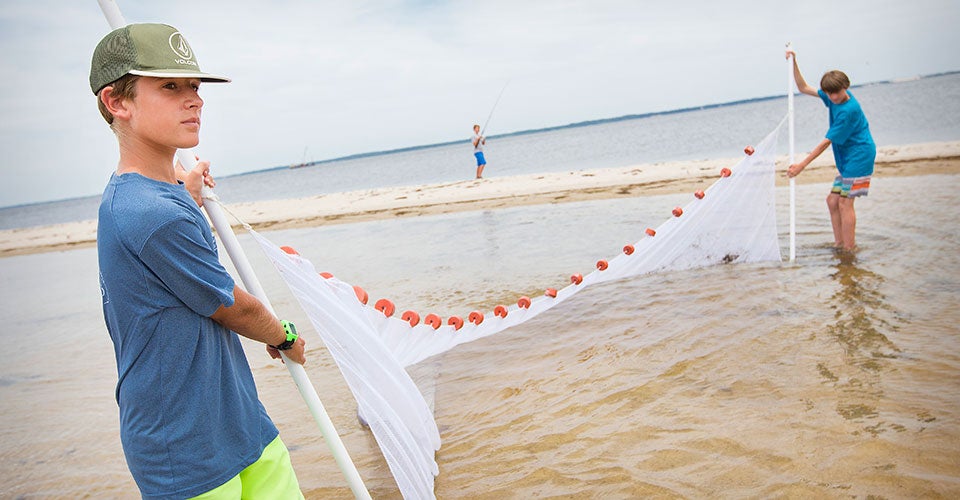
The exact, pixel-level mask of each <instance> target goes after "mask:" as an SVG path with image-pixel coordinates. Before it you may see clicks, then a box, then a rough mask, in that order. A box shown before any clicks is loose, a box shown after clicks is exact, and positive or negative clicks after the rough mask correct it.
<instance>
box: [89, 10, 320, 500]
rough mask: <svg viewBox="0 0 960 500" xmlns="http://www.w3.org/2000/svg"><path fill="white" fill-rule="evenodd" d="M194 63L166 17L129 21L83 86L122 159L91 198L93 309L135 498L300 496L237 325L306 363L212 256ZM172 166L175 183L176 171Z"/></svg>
mask: <svg viewBox="0 0 960 500" xmlns="http://www.w3.org/2000/svg"><path fill="white" fill-rule="evenodd" d="M228 81H230V80H229V79H227V78H224V77H220V76H215V75H210V74H207V73H203V72H201V71H200V67H199V65H198V63H197V61H196V58H195V56H194V54H193V51H192V50H191V48H190V45H189V44H188V43H187V41H186V39H184V38H183V35H181V34H180V33H179V32H178V31H177V30H176V29H175V28H173V27H171V26H167V25H163V24H132V25H128V26H126V27H123V28H120V29H117V30H114V31H112V32H110V33H109V34H107V35H106V36H105V37H104V38H103V39H102V40H101V41H100V43H99V44H98V45H97V47H96V49H95V50H94V53H93V60H92V63H91V68H90V87H91V90H92V91H93V93H94V94H95V95H96V96H97V99H98V101H97V102H98V107H99V109H100V112H101V114H102V115H103V117H104V119H105V120H106V121H107V123H108V124H110V128H111V130H112V131H113V132H114V134H115V135H116V137H117V143H118V145H119V150H120V159H119V162H118V165H117V169H116V171H115V172H114V173H113V174H112V175H111V177H110V180H109V182H108V184H107V187H106V189H105V190H104V193H103V198H102V201H101V204H100V212H99V221H98V226H97V252H98V256H99V263H100V287H101V294H102V300H103V314H104V319H105V322H106V325H107V330H108V331H109V333H110V338H111V339H112V340H113V344H114V353H115V355H116V359H117V372H118V382H117V388H116V398H117V404H118V406H119V408H120V440H121V443H122V445H123V451H124V456H125V457H126V460H127V465H128V467H129V468H130V472H131V474H132V475H133V478H134V480H135V481H136V483H137V486H138V487H139V489H140V494H141V495H142V496H143V497H144V498H188V497H196V496H198V495H199V496H201V497H202V498H240V497H241V495H242V496H243V497H244V498H303V496H302V494H301V493H300V489H299V484H298V482H297V478H296V475H295V473H294V471H293V468H292V466H291V464H290V457H289V454H288V452H287V449H286V447H285V446H284V444H283V442H282V441H281V440H280V438H279V432H278V431H277V428H276V426H275V425H274V424H273V422H272V421H271V420H270V417H269V416H268V415H267V413H266V411H265V410H264V408H263V405H262V404H261V403H260V400H259V398H258V396H257V389H256V386H255V384H254V380H253V376H252V374H251V372H250V367H249V365H248V364H247V359H246V357H245V355H244V352H243V348H242V345H241V343H240V340H239V338H238V336H237V334H240V335H243V336H245V337H247V338H250V339H252V340H255V341H258V342H262V343H264V344H266V345H267V347H266V349H267V352H268V353H269V355H270V356H271V357H273V358H279V357H280V352H279V351H280V350H283V351H285V353H286V354H287V356H288V358H289V359H290V360H292V361H293V362H296V363H301V364H302V363H304V362H305V357H304V341H303V339H300V338H299V337H298V336H297V334H296V329H295V327H294V326H293V325H292V324H291V323H288V322H286V321H280V320H278V319H277V318H276V317H274V316H273V314H271V313H270V312H269V310H268V309H267V308H266V307H265V306H264V305H263V304H262V303H260V301H259V300H257V299H256V298H255V297H254V296H253V295H250V294H249V293H247V292H246V291H244V290H243V289H242V288H240V287H238V286H236V285H235V284H234V281H233V279H232V278H231V277H230V274H229V273H227V271H226V270H225V269H224V268H223V266H222V265H221V264H220V261H219V257H218V253H217V246H216V241H215V240H214V237H213V234H212V232H211V230H210V226H209V225H208V224H207V221H206V219H205V218H204V216H203V214H202V213H201V212H200V210H199V206H198V205H199V203H201V202H202V200H201V199H200V198H199V190H200V184H201V182H203V181H204V180H207V181H209V180H210V178H209V163H208V162H200V163H199V164H198V166H197V167H196V168H195V169H193V170H192V171H191V172H189V173H186V174H178V172H177V169H176V168H175V167H174V155H175V154H176V151H177V149H179V148H192V147H194V146H196V145H197V144H198V142H199V133H200V115H201V109H202V107H203V100H202V99H201V98H200V95H199V93H198V90H199V87H200V83H201V82H228ZM178 177H182V178H183V179H184V180H185V181H186V183H185V184H186V186H187V187H186V188H185V184H184V183H183V182H182V181H180V180H178Z"/></svg>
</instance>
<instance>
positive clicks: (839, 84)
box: [820, 69, 850, 94]
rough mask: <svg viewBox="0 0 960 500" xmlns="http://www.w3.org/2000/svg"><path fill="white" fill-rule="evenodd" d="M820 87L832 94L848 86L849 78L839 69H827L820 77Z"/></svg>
mask: <svg viewBox="0 0 960 500" xmlns="http://www.w3.org/2000/svg"><path fill="white" fill-rule="evenodd" d="M820 88H821V89H823V91H824V92H826V93H828V94H834V93H837V92H840V91H841V90H845V89H848V88H850V79H849V78H847V74H846V73H844V72H843V71H840V70H836V69H835V70H833V71H827V72H826V73H824V74H823V78H821V79H820Z"/></svg>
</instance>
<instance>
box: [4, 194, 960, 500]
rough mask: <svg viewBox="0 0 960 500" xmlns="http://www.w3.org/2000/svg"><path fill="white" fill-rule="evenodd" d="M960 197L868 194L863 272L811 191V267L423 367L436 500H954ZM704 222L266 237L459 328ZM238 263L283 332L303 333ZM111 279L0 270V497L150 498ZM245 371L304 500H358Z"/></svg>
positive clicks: (576, 316) (700, 290)
mask: <svg viewBox="0 0 960 500" xmlns="http://www.w3.org/2000/svg"><path fill="white" fill-rule="evenodd" d="M958 180H960V176H957V175H952V176H923V177H907V178H878V179H875V180H874V184H873V187H872V189H871V195H870V196H869V197H868V198H866V199H861V200H858V201H857V211H858V216H859V229H858V243H859V245H860V247H861V249H860V251H859V253H858V254H857V256H856V259H855V260H852V261H851V260H844V259H840V258H838V257H837V256H836V255H834V253H833V251H832V250H830V248H829V246H828V245H827V244H828V243H829V242H831V241H832V235H831V233H830V228H829V222H828V220H827V215H826V210H825V207H824V206H823V202H822V199H823V196H824V195H825V193H826V190H827V186H825V185H812V186H799V187H798V202H799V212H798V213H799V218H798V245H799V246H798V260H797V262H796V263H792V264H791V263H783V264H764V265H729V266H717V267H711V268H706V269H700V270H693V271H685V272H674V273H666V274H660V275H652V276H646V277H641V278H638V279H634V280H629V281H621V282H614V283H607V284H603V285H596V286H593V287H591V288H590V289H588V290H585V291H583V292H581V293H580V294H578V295H577V296H576V297H574V298H572V299H570V300H569V301H567V302H566V303H565V304H564V305H563V306H562V307H558V308H555V309H553V310H551V311H549V312H547V313H545V314H543V315H541V316H540V317H538V318H535V319H534V320H531V321H530V322H528V323H526V324H523V325H520V326H518V327H515V328H513V329H510V330H507V331H505V332H502V333H500V334H498V335H494V336H492V337H488V338H485V339H481V340H478V341H476V342H473V343H470V344H465V345H462V346H460V347H458V348H456V349H454V350H453V351H450V352H448V353H446V354H444V355H441V356H439V357H437V358H436V359H431V360H427V361H425V362H423V363H421V365H420V366H418V368H417V371H418V374H419V375H423V376H424V378H425V380H428V381H432V382H435V386H432V387H431V393H432V396H433V397H434V398H435V415H436V419H437V423H438V425H439V426H440V429H441V436H442V439H443V446H442V448H441V449H440V451H439V452H438V453H437V461H438V463H439V465H440V476H439V477H438V478H437V482H436V493H437V496H438V497H440V498H467V497H481V498H530V497H584V498H637V497H648V496H656V497H665V498H670V497H693V498H703V497H782V496H787V497H817V498H841V497H845V498H846V497H866V496H870V495H872V496H874V497H885V498H915V497H933V498H936V497H942V498H956V497H957V496H960V349H958V347H960V331H958V327H957V324H958V322H960V311H958V308H957V307H956V304H957V303H958V297H960V254H958V252H957V248H958V244H960V236H958V235H957V233H958V229H960V223H958V215H960V210H958V209H957V207H956V199H957V198H956V194H955V192H954V191H953V190H952V187H953V186H955V185H956V184H957V181H958ZM781 194H784V193H781ZM687 197H688V195H670V196H656V197H647V198H638V199H629V200H611V201H598V202H586V203H570V204H560V205H548V206H539V207H524V208H516V209H506V210H499V211H488V212H470V213H461V214H454V215H449V216H440V217H422V218H415V219H398V220H393V221H382V222H371V223H363V224H350V225H340V226H332V227H327V228H313V229H299V230H289V231H277V232H271V233H266V235H267V236H268V237H269V238H270V239H271V240H273V241H274V242H276V243H278V244H281V245H291V246H294V247H296V248H297V249H298V250H299V251H300V253H301V254H303V255H305V256H306V257H308V258H310V259H311V260H313V261H314V262H315V263H316V264H317V266H318V268H323V269H325V270H328V271H330V272H332V273H333V274H335V275H337V276H338V277H340V278H341V279H344V280H346V281H348V282H351V283H355V284H359V285H362V286H364V287H365V288H366V289H367V291H368V292H369V293H370V296H371V299H374V298H379V297H384V296H386V297H390V298H391V299H393V300H394V301H395V302H396V303H397V307H398V308H413V309H417V310H420V311H427V310H430V311H435V312H438V313H440V314H453V313H460V314H462V313H464V312H467V311H469V310H471V309H473V308H475V307H476V306H480V307H482V308H484V309H490V308H491V307H492V306H493V305H494V304H496V303H498V302H506V301H512V300H514V299H515V297H516V296H518V295H521V294H530V293H540V292H539V290H542V289H543V288H545V287H547V286H562V285H564V284H565V283H566V282H567V279H568V278H567V277H568V276H569V275H570V274H572V273H573V272H585V271H587V270H589V269H591V268H592V265H593V263H594V262H595V261H596V260H597V259H599V258H605V257H609V256H612V255H614V254H616V253H617V252H618V251H619V248H620V247H621V246H622V245H623V244H624V243H626V242H629V241H631V240H635V239H636V238H637V235H638V233H639V231H642V228H644V227H647V226H649V225H651V224H652V223H659V222H660V221H661V220H662V219H664V218H665V217H667V216H669V215H668V214H669V210H670V208H671V207H673V206H674V205H676V204H677V201H678V200H685V199H687ZM781 198H784V199H785V198H786V196H782V197H781ZM780 208H781V210H779V213H780V214H781V234H783V237H782V239H781V241H782V243H783V245H784V246H785V245H786V242H787V238H786V235H785V230H786V227H787V225H786V224H787V220H786V210H785V207H783V206H781V207H780ZM242 241H244V244H245V245H246V246H247V248H248V250H249V253H250V256H251V260H252V261H253V263H254V266H255V267H256V268H257V269H258V270H261V273H260V274H261V279H262V280H263V281H264V286H265V288H266V290H267V292H268V294H269V295H270V296H271V298H272V299H273V301H274V307H275V308H276V309H277V310H278V311H279V312H280V314H281V315H284V316H286V317H289V318H291V319H294V320H295V321H297V320H299V323H300V324H301V325H306V324H307V322H306V320H305V319H304V318H302V313H300V311H299V309H298V308H297V306H296V305H295V303H294V302H293V299H292V298H291V297H290V295H289V293H288V292H287V291H286V290H285V289H284V285H283V284H282V283H280V282H279V281H278V279H277V277H276V276H275V274H274V273H273V272H272V271H270V270H268V267H267V264H266V263H265V262H264V260H263V258H262V256H260V255H259V254H258V251H257V250H256V249H255V248H254V246H253V243H252V242H251V241H250V240H249V239H248V238H246V237H243V238H242ZM95 254H96V252H95V250H93V249H82V250H74V251H69V252H62V253H50V254H39V255H27V256H19V257H12V258H7V259H0V276H3V280H4V283H3V284H4V286H3V287H2V290H3V292H2V294H3V297H2V301H0V304H2V306H0V308H2V311H3V316H2V317H3V320H2V321H3V328H2V330H0V331H2V335H3V343H4V345H6V346H7V347H6V348H5V349H4V350H3V351H2V354H0V366H2V368H0V400H2V401H3V404H2V412H0V442H2V460H0V464H2V465H0V497H3V498H21V497H22V498H136V497H137V493H136V489H135V486H134V485H133V482H132V480H131V478H130V476H129V473H128V472H127V470H126V465H125V463H124V461H123V455H122V452H121V449H120V445H119V437H118V430H117V426H118V423H117V415H116V414H117V409H116V404H115V402H114V400H113V388H114V387H113V386H114V384H115V381H116V371H115V365H114V361H113V356H112V350H111V346H110V342H109V338H108V337H107V335H106V332H105V330H104V328H103V321H102V317H101V313H100V309H99V294H98V288H97V280H96V255H95ZM784 254H786V248H784ZM308 338H309V337H308ZM310 346H311V347H312V349H310V351H309V353H310V358H309V363H308V365H307V371H308V373H309V374H310V376H311V378H312V380H313V383H314V385H315V386H316V388H317V389H318V391H319V392H320V395H321V398H322V399H323V401H324V403H325V404H326V407H327V411H328V412H329V413H330V415H331V418H332V419H333V421H334V424H335V425H336V426H337V429H338V430H339V432H340V434H341V435H342V436H343V439H344V442H345V444H346V446H347V449H348V450H349V451H350V453H351V456H352V458H353V459H354V461H355V462H356V464H357V467H358V468H359V471H360V474H361V476H362V477H363V478H364V480H365V482H366V485H367V487H368V488H369V489H370V490H371V492H372V494H373V496H374V497H375V498H398V497H399V494H398V492H397V490H396V488H395V486H394V485H393V481H392V479H391V477H390V475H389V471H388V470H387V467H386V464H385V462H384V461H383V460H382V458H381V457H380V455H379V452H378V451H377V448H376V444H375V442H374V441H373V439H372V437H371V436H370V435H369V434H368V433H366V432H365V431H363V430H362V429H360V427H359V426H358V425H357V423H356V418H355V404H354V403H353V402H352V399H351V398H350V396H349V394H348V391H347V389H346V385H345V384H344V383H343V380H342V378H341V377H340V375H339V373H337V371H336V369H335V367H334V365H333V362H332V360H330V358H329V356H328V355H327V353H326V351H325V350H324V349H323V348H322V346H321V343H320V341H319V340H318V339H314V340H313V341H312V342H311V343H310ZM248 347H249V349H248V355H249V356H250V360H251V365H252V366H253V367H254V371H255V375H256V378H257V382H258V386H259V388H260V392H261V398H262V399H263V400H264V403H265V405H266V407H267V410H268V412H269V413H270V414H271V415H272V416H273V418H274V420H275V421H276V422H277V424H278V427H280V429H281V433H282V435H283V437H284V440H285V441H286V443H287V444H288V446H289V447H290V448H291V456H292V458H293V461H294V466H295V467H296V469H297V472H298V475H299V477H300V481H301V485H302V487H303V489H304V491H305V493H306V495H307V497H308V498H350V497H351V496H352V495H351V494H350V492H349V490H348V489H347V488H346V486H345V483H344V480H343V478H342V476H341V475H340V473H339V472H338V470H337V468H336V466H335V464H334V462H333V460H332V458H331V457H330V454H329V452H328V451H327V448H326V445H325V443H324V442H323V439H322V438H321V437H320V434H319V431H318V430H317V429H316V426H315V424H314V423H313V422H312V420H311V417H310V416H309V414H308V413H307V412H306V409H305V407H304V405H303V404H302V402H301V401H300V398H299V395H298V394H297V392H296V389H295V387H294V385H293V384H292V383H290V381H289V377H288V376H287V375H286V370H284V369H283V368H282V367H280V366H278V365H276V364H274V363H272V362H270V361H269V360H268V359H266V356H265V355H264V354H263V352H262V350H261V349H260V348H259V347H257V346H255V345H252V344H251V345H249V346H248Z"/></svg>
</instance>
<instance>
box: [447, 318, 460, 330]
mask: <svg viewBox="0 0 960 500" xmlns="http://www.w3.org/2000/svg"><path fill="white" fill-rule="evenodd" d="M447 324H448V325H450V326H452V327H453V329H454V330H459V329H461V328H463V318H461V317H460V316H456V315H454V316H450V317H449V318H448V319H447Z"/></svg>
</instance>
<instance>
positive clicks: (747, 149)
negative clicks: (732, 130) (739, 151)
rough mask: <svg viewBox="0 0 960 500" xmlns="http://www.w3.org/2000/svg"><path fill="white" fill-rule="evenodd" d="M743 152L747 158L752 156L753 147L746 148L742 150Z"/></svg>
mask: <svg viewBox="0 0 960 500" xmlns="http://www.w3.org/2000/svg"><path fill="white" fill-rule="evenodd" d="M743 152H744V153H747V156H750V155H752V154H753V153H754V149H753V146H747V147H745V148H743Z"/></svg>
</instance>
